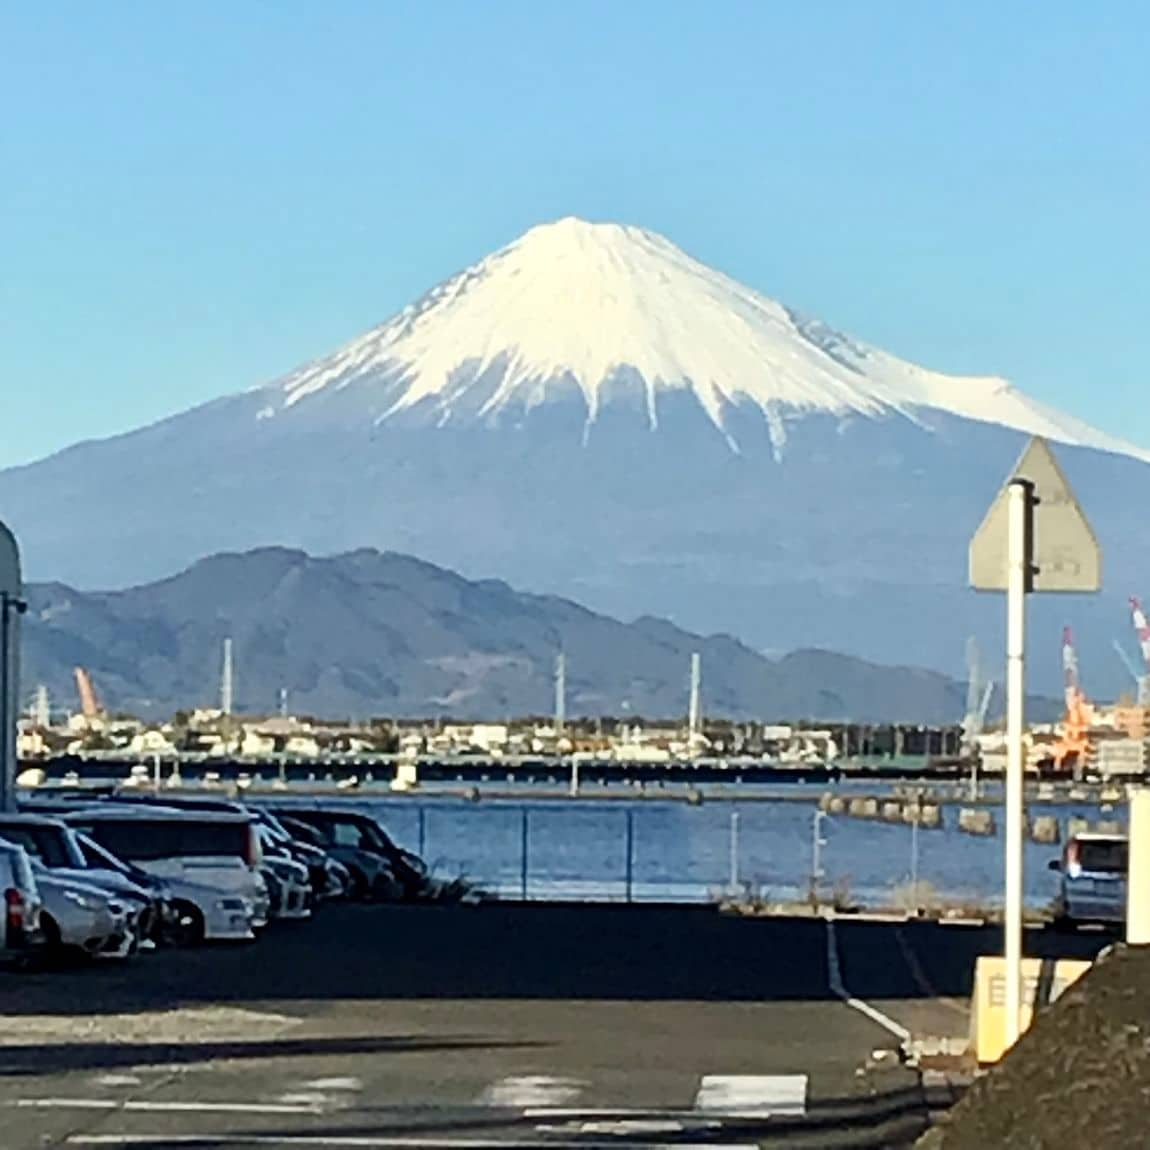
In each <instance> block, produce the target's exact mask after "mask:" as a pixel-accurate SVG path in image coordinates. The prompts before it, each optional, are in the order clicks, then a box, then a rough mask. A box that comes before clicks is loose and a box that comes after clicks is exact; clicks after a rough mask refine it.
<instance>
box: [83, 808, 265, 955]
mask: <svg viewBox="0 0 1150 1150" xmlns="http://www.w3.org/2000/svg"><path fill="white" fill-rule="evenodd" d="M66 821H67V822H68V823H69V824H70V825H71V826H73V827H75V828H76V829H77V830H79V831H81V832H82V833H83V834H84V835H86V836H87V837H88V838H90V839H92V840H94V841H95V842H97V843H98V844H99V845H100V846H102V847H103V848H104V849H105V850H107V851H109V852H110V853H111V854H113V855H115V856H116V857H117V858H120V859H123V860H124V861H125V862H128V863H132V864H133V865H134V866H137V867H139V868H140V869H141V870H143V871H146V872H147V873H148V874H151V875H155V876H157V877H159V878H162V879H163V880H164V881H165V882H166V883H167V885H168V887H169V888H170V892H171V897H172V902H173V904H174V905H175V907H176V909H177V911H178V912H179V915H180V924H181V941H182V942H184V943H195V942H197V941H199V940H201V939H221V940H224V939H227V940H236V941H246V940H250V939H252V938H254V937H255V935H254V932H255V931H256V930H259V929H260V928H261V927H263V926H265V925H266V924H267V921H268V912H269V898H268V890H267V884H266V882H265V881H264V878H263V875H262V874H261V873H260V867H261V865H262V862H263V856H262V851H261V849H260V842H259V835H258V833H257V831H256V828H255V827H254V826H253V824H252V820H251V819H250V818H248V817H247V816H245V815H241V814H231V813H220V812H215V811H210V812H207V811H185V810H176V809H174V808H168V807H158V806H152V805H136V804H130V803H124V804H118V803H114V802H108V803H100V804H99V805H97V806H90V807H86V808H84V809H82V810H79V811H71V812H69V813H68V814H67V815H66Z"/></svg>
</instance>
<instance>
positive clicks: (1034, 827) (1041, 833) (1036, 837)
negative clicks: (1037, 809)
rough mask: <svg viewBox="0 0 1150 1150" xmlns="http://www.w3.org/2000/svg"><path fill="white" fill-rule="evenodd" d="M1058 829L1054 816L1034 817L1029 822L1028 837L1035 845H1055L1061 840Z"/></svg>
mask: <svg viewBox="0 0 1150 1150" xmlns="http://www.w3.org/2000/svg"><path fill="white" fill-rule="evenodd" d="M1060 829H1061V828H1060V827H1059V825H1058V819H1057V818H1056V817H1055V816H1054V815H1035V817H1034V818H1033V819H1031V820H1030V837H1031V839H1032V840H1033V841H1034V842H1036V843H1045V844H1046V845H1048V846H1054V845H1057V843H1058V842H1059V841H1060V840H1061V838H1062V835H1061V833H1060Z"/></svg>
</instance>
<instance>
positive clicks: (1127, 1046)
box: [918, 947, 1150, 1150]
mask: <svg viewBox="0 0 1150 1150" xmlns="http://www.w3.org/2000/svg"><path fill="white" fill-rule="evenodd" d="M918 1146H919V1147H920V1150H990V1148H992V1147H1010V1148H1011V1150H1013V1148H1016V1147H1017V1148H1018V1150H1031V1148H1038V1147H1043V1148H1045V1147H1059V1148H1060V1150H1062V1148H1065V1147H1089V1148H1090V1150H1110V1147H1145V1146H1150V947H1140V948H1126V947H1119V948H1117V949H1115V950H1114V951H1113V952H1112V953H1110V954H1109V955H1107V956H1105V957H1104V958H1102V959H1101V960H1100V961H1099V962H1098V964H1097V965H1096V966H1095V967H1094V969H1092V970H1090V971H1088V972H1087V974H1086V976H1085V977H1084V978H1083V979H1082V980H1081V981H1080V982H1078V983H1076V984H1075V985H1074V986H1072V987H1070V988H1069V989H1068V990H1066V991H1065V993H1064V994H1063V995H1062V997H1061V998H1060V999H1059V1000H1058V1001H1057V1002H1056V1003H1054V1004H1053V1005H1051V1006H1050V1007H1049V1008H1048V1009H1047V1010H1046V1011H1045V1012H1044V1013H1042V1014H1041V1015H1039V1017H1038V1019H1037V1021H1036V1022H1035V1024H1034V1026H1033V1027H1032V1028H1031V1029H1030V1031H1029V1032H1028V1033H1027V1034H1025V1035H1024V1036H1023V1037H1022V1039H1021V1041H1020V1042H1019V1043H1018V1045H1017V1046H1016V1047H1015V1049H1014V1050H1013V1051H1012V1052H1011V1053H1010V1055H1009V1056H1008V1057H1007V1058H1005V1059H1004V1060H1003V1061H1002V1062H1001V1063H1000V1064H999V1065H998V1066H997V1067H995V1068H994V1069H993V1070H992V1071H991V1072H990V1073H989V1074H987V1075H986V1076H985V1077H984V1078H982V1079H980V1080H979V1081H978V1082H976V1083H975V1085H974V1086H973V1087H972V1088H971V1089H970V1091H969V1092H968V1093H967V1094H966V1096H965V1097H964V1098H963V1099H962V1101H961V1102H960V1103H959V1104H958V1105H957V1106H955V1107H954V1109H953V1110H951V1111H950V1112H949V1114H947V1115H946V1116H945V1118H944V1119H943V1120H942V1123H941V1124H940V1125H939V1126H937V1127H936V1128H935V1129H934V1130H932V1131H930V1133H929V1134H927V1135H925V1136H924V1137H923V1138H922V1139H921V1140H920V1141H919V1143H918Z"/></svg>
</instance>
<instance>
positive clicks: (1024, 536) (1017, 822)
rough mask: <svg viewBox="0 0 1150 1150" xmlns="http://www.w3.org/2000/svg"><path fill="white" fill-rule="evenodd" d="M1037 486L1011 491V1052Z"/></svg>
mask: <svg viewBox="0 0 1150 1150" xmlns="http://www.w3.org/2000/svg"><path fill="white" fill-rule="evenodd" d="M1033 497H1034V496H1033V485H1032V484H1031V483H1030V482H1028V481H1027V480H1025V479H1015V480H1013V481H1012V482H1011V484H1010V487H1009V504H1008V539H1007V554H1008V564H1009V570H1008V576H1007V590H1006V874H1005V878H1006V882H1005V887H1006V891H1005V895H1006V900H1005V901H1006V906H1005V923H1004V925H1005V934H1006V1046H1007V1049H1009V1048H1010V1047H1012V1046H1013V1045H1014V1044H1015V1042H1017V1041H1018V1036H1019V1034H1020V1032H1021V1026H1022V838H1023V834H1022V824H1023V805H1022V799H1023V781H1024V779H1025V777H1026V758H1025V748H1024V746H1023V733H1024V731H1025V729H1026V727H1025V723H1026V592H1027V586H1028V581H1029V576H1030V564H1031V555H1030V547H1029V545H1028V544H1029V534H1030V532H1029V530H1028V522H1027V521H1028V518H1029V514H1030V506H1031V500H1032V499H1033Z"/></svg>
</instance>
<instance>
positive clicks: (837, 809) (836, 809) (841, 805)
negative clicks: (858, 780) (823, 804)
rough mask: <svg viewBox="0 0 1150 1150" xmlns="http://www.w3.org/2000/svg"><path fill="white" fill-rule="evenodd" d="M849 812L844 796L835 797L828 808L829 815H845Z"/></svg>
mask: <svg viewBox="0 0 1150 1150" xmlns="http://www.w3.org/2000/svg"><path fill="white" fill-rule="evenodd" d="M846 810H847V801H846V799H844V798H843V796H842V795H835V796H833V797H832V799H831V801H830V805H829V806H828V807H827V814H830V815H845V814H846Z"/></svg>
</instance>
